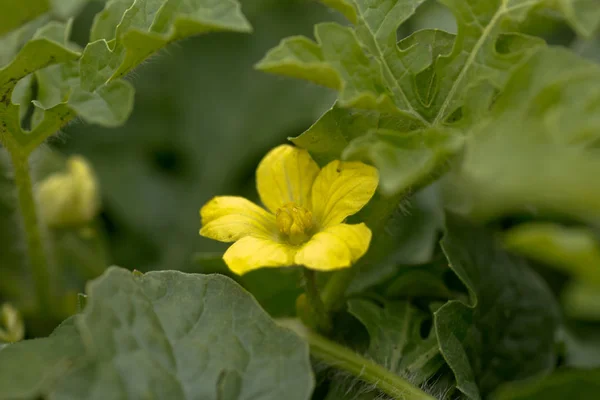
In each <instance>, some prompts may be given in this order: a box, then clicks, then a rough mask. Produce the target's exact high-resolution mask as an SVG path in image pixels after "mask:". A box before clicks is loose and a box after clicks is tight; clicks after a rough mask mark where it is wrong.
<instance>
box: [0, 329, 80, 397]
mask: <svg viewBox="0 0 600 400" xmlns="http://www.w3.org/2000/svg"><path fill="white" fill-rule="evenodd" d="M74 322H75V319H74V318H69V319H68V320H66V321H65V322H63V323H62V324H61V325H60V326H59V327H58V328H56V330H55V331H54V333H52V335H50V336H49V337H47V338H43V339H34V340H27V341H24V342H18V343H15V344H12V345H9V346H7V347H5V348H4V349H2V352H0V387H2V391H0V399H2V400H4V399H11V400H14V399H34V398H36V397H38V395H39V394H40V393H47V392H49V391H50V390H51V388H52V386H53V385H54V384H55V382H56V380H57V379H60V378H62V377H63V376H64V375H65V374H66V373H67V371H68V370H69V369H70V368H72V366H73V364H74V363H77V362H78V361H79V360H80V359H81V355H82V352H83V351H84V347H83V343H82V341H81V338H80V336H79V333H78V332H77V329H76V328H75V323H74Z"/></svg>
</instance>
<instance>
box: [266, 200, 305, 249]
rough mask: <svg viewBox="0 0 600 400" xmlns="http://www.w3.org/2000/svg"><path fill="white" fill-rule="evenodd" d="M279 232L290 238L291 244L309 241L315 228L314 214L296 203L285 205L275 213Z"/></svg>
mask: <svg viewBox="0 0 600 400" xmlns="http://www.w3.org/2000/svg"><path fill="white" fill-rule="evenodd" d="M275 216H276V218H277V227H278V228H279V231H280V232H281V233H282V234H284V235H286V236H288V238H289V240H290V243H292V244H300V243H302V242H305V241H306V239H308V233H309V231H310V230H311V229H312V227H313V216H312V213H311V212H310V211H309V210H307V209H306V208H304V207H302V206H299V205H297V204H295V203H287V204H284V205H283V207H280V208H278V209H277V212H276V213H275Z"/></svg>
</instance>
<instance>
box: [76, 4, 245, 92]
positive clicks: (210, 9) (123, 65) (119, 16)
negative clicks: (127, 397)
mask: <svg viewBox="0 0 600 400" xmlns="http://www.w3.org/2000/svg"><path fill="white" fill-rule="evenodd" d="M124 9H125V11H124V12H123V10H124ZM117 21H119V22H118V23H117V24H116V25H115V23H116V22H117ZM251 29H252V28H251V27H250V24H249V23H248V21H247V20H246V19H245V18H244V16H243V15H242V13H241V11H240V6H239V4H238V3H237V1H235V0H194V1H188V2H172V1H164V0H163V1H157V0H154V1H152V0H138V1H135V2H132V1H131V0H115V1H111V2H110V3H109V4H107V7H106V8H105V10H104V11H103V12H102V13H100V14H98V15H97V17H96V19H95V21H94V26H93V27H92V32H91V38H92V40H96V41H94V42H92V43H90V44H89V45H88V46H87V47H86V49H85V50H84V52H83V56H82V59H81V69H82V75H81V77H82V81H81V85H82V87H83V88H85V89H86V90H90V91H92V90H94V89H96V87H97V86H98V85H100V84H102V83H105V82H110V81H113V80H115V79H118V78H120V77H122V76H123V75H125V74H127V73H128V72H129V71H131V70H132V69H133V68H135V67H136V66H137V65H139V64H140V63H141V62H143V61H144V60H145V59H146V58H148V56H150V55H151V54H153V53H155V52H157V51H158V50H159V49H161V48H163V47H165V46H166V45H167V44H169V43H171V42H173V41H175V40H178V39H182V38H184V37H187V36H192V35H198V34H201V33H206V32H211V31H233V32H250V31H251Z"/></svg>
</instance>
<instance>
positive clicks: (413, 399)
mask: <svg viewBox="0 0 600 400" xmlns="http://www.w3.org/2000/svg"><path fill="white" fill-rule="evenodd" d="M277 322H278V323H279V324H280V325H281V326H284V327H286V328H289V329H291V330H293V331H294V332H295V333H296V334H298V335H299V336H300V337H302V338H303V339H304V340H306V341H307V342H308V344H309V346H310V353H311V354H312V356H313V357H315V358H317V359H319V360H321V361H323V362H325V363H326V364H327V365H330V366H331V367H334V368H337V369H340V370H342V371H346V372H348V373H350V374H352V375H354V376H355V377H357V378H359V379H361V380H363V381H364V382H367V383H369V384H372V385H375V386H376V387H377V388H378V389H379V390H381V391H382V392H384V393H386V394H387V395H389V396H391V397H392V398H394V399H398V400H435V398H434V397H432V396H430V395H428V394H427V393H425V392H424V391H422V390H421V389H419V388H418V387H416V386H413V385H412V384H411V383H410V382H408V381H407V380H406V379H404V378H402V377H401V376H398V375H396V374H394V373H392V372H390V371H388V370H387V369H385V368H384V367H382V366H381V365H379V364H376V363H374V362H373V361H371V360H368V359H366V358H364V357H362V356H360V355H358V354H357V353H355V352H354V351H352V350H350V349H348V348H346V347H344V346H341V345H339V344H337V343H335V342H332V341H331V340H329V339H326V338H324V337H322V336H320V335H318V334H317V333H314V332H312V331H310V330H309V329H308V328H307V327H306V326H304V325H303V324H302V323H301V322H299V321H298V320H295V319H288V320H279V321H277Z"/></svg>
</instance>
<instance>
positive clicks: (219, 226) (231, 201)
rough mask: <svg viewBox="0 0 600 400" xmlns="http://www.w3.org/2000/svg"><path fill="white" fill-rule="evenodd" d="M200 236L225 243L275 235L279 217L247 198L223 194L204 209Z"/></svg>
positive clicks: (202, 210)
mask: <svg viewBox="0 0 600 400" xmlns="http://www.w3.org/2000/svg"><path fill="white" fill-rule="evenodd" d="M200 217H201V218H202V229H200V235H202V236H205V237H208V238H211V239H215V240H219V241H221V242H235V241H236V240H239V239H241V238H243V237H245V236H257V237H273V235H274V234H276V232H277V225H276V223H275V216H274V215H272V214H269V213H268V212H267V211H265V210H264V209H262V208H261V207H259V206H257V205H256V204H254V203H252V202H251V201H249V200H246V199H245V198H243V197H235V196H219V197H215V198H213V199H212V200H210V201H209V202H208V203H206V204H205V205H204V207H202V209H201V210H200Z"/></svg>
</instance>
